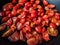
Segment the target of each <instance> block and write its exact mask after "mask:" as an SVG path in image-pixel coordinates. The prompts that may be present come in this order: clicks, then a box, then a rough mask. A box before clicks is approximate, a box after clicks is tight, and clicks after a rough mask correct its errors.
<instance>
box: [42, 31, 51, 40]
mask: <svg viewBox="0 0 60 45" xmlns="http://www.w3.org/2000/svg"><path fill="white" fill-rule="evenodd" d="M42 35H43V39H44V40H45V41H49V40H50V38H49V34H48V32H47V31H45V32H44V33H43V34H42Z"/></svg>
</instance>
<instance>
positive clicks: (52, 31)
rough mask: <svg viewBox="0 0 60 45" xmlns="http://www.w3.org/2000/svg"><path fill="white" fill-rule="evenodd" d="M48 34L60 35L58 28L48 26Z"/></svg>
mask: <svg viewBox="0 0 60 45" xmlns="http://www.w3.org/2000/svg"><path fill="white" fill-rule="evenodd" d="M47 31H48V34H49V35H51V36H57V35H58V30H57V29H54V28H50V27H49V28H48V30H47Z"/></svg>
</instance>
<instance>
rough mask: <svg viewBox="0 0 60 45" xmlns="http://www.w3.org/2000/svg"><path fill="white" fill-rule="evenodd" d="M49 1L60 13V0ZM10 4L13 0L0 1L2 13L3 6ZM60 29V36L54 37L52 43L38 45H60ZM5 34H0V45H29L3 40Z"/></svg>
mask: <svg viewBox="0 0 60 45" xmlns="http://www.w3.org/2000/svg"><path fill="white" fill-rule="evenodd" d="M48 1H49V3H52V4H55V5H56V9H57V10H58V12H60V0H48ZM8 2H11V0H0V11H1V9H2V6H3V5H4V4H6V3H8ZM1 19H2V17H0V24H1ZM59 27H60V26H59ZM59 27H58V28H57V29H58V31H59V35H58V36H57V37H52V38H51V39H52V40H51V41H49V42H44V41H43V43H42V44H38V45H60V28H59ZM4 32H5V31H4ZM4 32H3V31H2V32H0V45H27V43H25V42H23V41H18V42H10V41H9V40H8V39H7V38H2V37H1V35H2V33H4Z"/></svg>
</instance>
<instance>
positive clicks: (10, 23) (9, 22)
mask: <svg viewBox="0 0 60 45" xmlns="http://www.w3.org/2000/svg"><path fill="white" fill-rule="evenodd" d="M6 25H8V26H11V25H12V19H11V18H10V19H9V20H8V21H7V22H6Z"/></svg>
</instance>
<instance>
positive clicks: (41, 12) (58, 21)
mask: <svg viewBox="0 0 60 45" xmlns="http://www.w3.org/2000/svg"><path fill="white" fill-rule="evenodd" d="M2 10H3V11H1V12H0V16H2V24H1V25H0V31H2V30H5V28H6V27H8V30H7V31H6V32H5V33H4V34H3V35H2V37H8V39H9V40H10V41H13V42H16V41H18V40H22V41H25V42H27V44H28V45H37V44H38V43H42V40H45V41H49V40H50V36H57V35H58V30H57V27H58V26H60V14H59V13H58V11H57V10H56V9H55V5H54V4H49V3H48V1H47V0H42V1H41V0H12V2H10V3H7V4H5V5H4V6H3V8H2Z"/></svg>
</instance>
